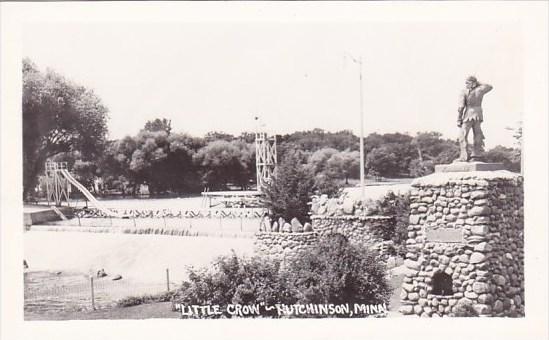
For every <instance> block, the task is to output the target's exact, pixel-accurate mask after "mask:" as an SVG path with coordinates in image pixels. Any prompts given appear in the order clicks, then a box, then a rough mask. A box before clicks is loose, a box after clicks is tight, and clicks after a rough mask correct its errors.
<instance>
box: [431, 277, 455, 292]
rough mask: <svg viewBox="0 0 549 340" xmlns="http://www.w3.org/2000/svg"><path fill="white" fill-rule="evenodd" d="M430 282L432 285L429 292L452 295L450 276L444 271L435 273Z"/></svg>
mask: <svg viewBox="0 0 549 340" xmlns="http://www.w3.org/2000/svg"><path fill="white" fill-rule="evenodd" d="M431 282H432V285H433V290H432V291H431V293H432V294H434V295H452V294H453V293H454V292H453V290H452V277H451V276H450V275H448V274H446V273H443V272H437V273H435V274H434V275H433V278H432V281H431Z"/></svg>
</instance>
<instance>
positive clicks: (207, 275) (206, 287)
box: [177, 252, 291, 317]
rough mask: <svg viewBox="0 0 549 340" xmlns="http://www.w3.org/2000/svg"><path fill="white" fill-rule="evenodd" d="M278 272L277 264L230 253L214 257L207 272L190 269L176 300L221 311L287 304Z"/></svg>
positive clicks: (286, 296)
mask: <svg viewBox="0 0 549 340" xmlns="http://www.w3.org/2000/svg"><path fill="white" fill-rule="evenodd" d="M279 269H280V262H278V261H265V260H264V259H262V258H260V257H252V258H246V257H242V258H239V257H238V256H236V254H235V253H234V252H233V253H232V255H230V256H221V257H219V258H217V260H215V261H214V263H213V268H211V269H210V270H208V269H205V268H202V269H199V270H194V269H190V270H189V280H188V281H185V282H183V285H182V287H181V289H180V291H179V293H178V297H177V301H178V302H180V303H182V304H186V305H220V306H221V307H222V308H221V310H223V311H225V310H226V308H225V307H226V306H227V305H228V304H241V305H250V304H258V303H264V304H266V305H274V304H276V303H287V302H290V301H291V299H290V300H288V297H291V296H290V295H289V294H287V292H286V290H285V288H284V287H283V286H281V285H280V281H279V278H278V272H279ZM275 312H276V311H273V316H274V313H275ZM223 316H225V317H230V315H229V314H224V315H223ZM212 317H219V316H212Z"/></svg>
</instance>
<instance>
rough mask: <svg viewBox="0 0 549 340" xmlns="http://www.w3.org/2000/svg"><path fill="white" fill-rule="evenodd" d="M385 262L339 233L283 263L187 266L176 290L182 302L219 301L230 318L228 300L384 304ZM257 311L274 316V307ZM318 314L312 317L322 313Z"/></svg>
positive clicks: (234, 260) (228, 259)
mask: <svg viewBox="0 0 549 340" xmlns="http://www.w3.org/2000/svg"><path fill="white" fill-rule="evenodd" d="M385 269H386V268H385V266H384V264H383V263H381V262H380V261H378V260H377V259H376V258H375V256H374V254H373V253H370V252H369V251H368V250H367V249H366V248H363V247H360V246H354V245H351V244H349V243H348V242H347V240H346V238H345V237H343V236H341V235H336V236H330V237H326V238H324V239H323V240H321V241H320V242H319V243H318V245H317V246H316V247H312V248H310V249H309V250H307V251H304V252H303V253H302V255H301V256H300V257H299V258H298V259H296V260H294V261H288V262H287V263H285V265H284V266H281V263H280V262H279V261H276V260H272V259H269V260H268V261H266V259H265V258H261V257H252V258H246V257H242V258H240V257H238V256H236V254H234V253H233V254H232V255H230V256H224V257H220V258H218V259H217V260H216V261H215V262H214V264H213V268H211V269H210V270H208V269H200V270H192V269H191V270H190V271H189V280H188V281H186V282H184V283H183V285H182V287H181V288H180V290H179V291H178V293H177V297H176V302H178V303H181V304H184V305H219V306H220V307H221V308H220V310H221V311H223V312H224V314H223V315H214V316H198V317H222V316H224V317H231V315H229V314H228V313H226V306H227V305H228V304H241V305H255V304H259V305H263V306H274V305H275V304H285V305H291V304H295V303H303V304H307V303H322V304H343V303H349V304H353V303H363V304H378V303H387V302H388V299H389V296H390V294H391V289H390V287H389V283H388V282H387V280H386V278H385ZM261 316H270V317H278V316H279V315H278V314H277V311H276V309H275V308H272V309H271V310H268V309H266V308H263V309H262V310H261ZM327 316H328V315H318V316H317V317H327Z"/></svg>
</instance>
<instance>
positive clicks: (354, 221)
mask: <svg viewBox="0 0 549 340" xmlns="http://www.w3.org/2000/svg"><path fill="white" fill-rule="evenodd" d="M311 219H312V221H313V230H314V231H316V232H317V233H318V234H319V235H321V236H322V235H326V234H329V233H338V234H342V235H344V236H345V237H347V239H348V240H349V242H354V243H359V244H364V245H375V244H379V243H381V242H383V241H388V240H390V236H391V233H392V232H393V231H394V218H393V217H387V216H319V215H316V216H312V218H311Z"/></svg>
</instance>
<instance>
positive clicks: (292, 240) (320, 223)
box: [255, 215, 394, 260]
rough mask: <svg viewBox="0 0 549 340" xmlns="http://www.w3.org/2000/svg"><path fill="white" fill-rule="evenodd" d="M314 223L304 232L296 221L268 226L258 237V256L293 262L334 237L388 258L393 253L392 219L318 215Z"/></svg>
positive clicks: (256, 242) (268, 224) (312, 218)
mask: <svg viewBox="0 0 549 340" xmlns="http://www.w3.org/2000/svg"><path fill="white" fill-rule="evenodd" d="M311 220H312V226H311V225H308V224H305V227H301V228H299V225H297V223H298V222H297V223H296V222H295V221H294V220H292V223H291V224H290V223H286V222H284V221H283V220H282V221H280V222H278V221H277V222H274V223H272V224H270V223H266V226H265V227H264V228H263V227H262V228H260V231H259V232H258V233H256V235H255V236H256V239H255V252H256V253H257V254H260V255H265V256H269V257H275V258H278V259H282V260H286V259H291V258H294V257H296V256H299V254H300V253H301V252H302V251H303V250H305V249H307V248H308V247H311V246H312V245H314V244H315V243H316V242H317V241H318V239H319V238H320V237H323V236H325V235H328V234H331V233H338V234H342V235H344V236H345V237H347V239H348V240H349V242H352V243H359V244H364V245H367V246H368V247H369V248H370V249H373V250H375V251H377V252H378V254H379V255H380V256H382V257H384V258H386V257H387V256H388V255H389V253H390V251H391V249H392V241H390V240H388V237H387V235H389V232H390V231H389V230H387V229H388V228H393V227H394V223H393V218H392V217H386V216H352V215H349V216H325V215H314V216H312V217H311ZM275 223H276V225H278V224H282V225H285V226H286V227H283V228H282V229H280V228H278V227H276V228H274V227H272V225H274V224H275ZM292 226H295V227H294V228H292ZM310 230H312V231H310Z"/></svg>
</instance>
